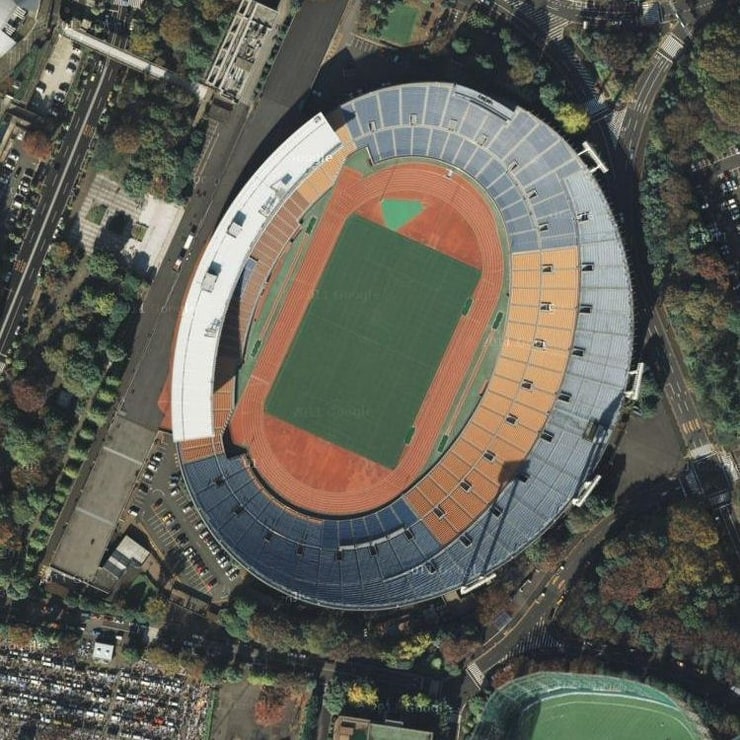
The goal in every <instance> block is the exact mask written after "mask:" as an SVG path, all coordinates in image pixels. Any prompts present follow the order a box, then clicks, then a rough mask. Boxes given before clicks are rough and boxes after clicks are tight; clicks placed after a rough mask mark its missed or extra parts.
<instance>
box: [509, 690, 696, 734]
mask: <svg viewBox="0 0 740 740" xmlns="http://www.w3.org/2000/svg"><path fill="white" fill-rule="evenodd" d="M518 724H519V727H518V730H519V731H518V732H517V735H516V738H517V740H587V739H588V740H590V739H591V738H599V740H655V738H670V740H698V737H699V736H698V734H697V733H696V731H695V730H694V729H693V728H692V727H691V725H690V724H689V723H688V722H687V720H686V717H684V716H683V715H682V713H681V712H680V711H679V710H678V709H675V708H673V707H670V706H667V705H665V704H661V703H659V702H655V701H650V700H648V699H643V698H640V697H632V696H625V695H623V694H614V695H609V694H564V695H559V696H557V695H556V696H548V697H545V698H543V700H542V701H541V702H537V703H535V704H533V705H530V706H529V707H528V708H527V709H526V710H525V711H524V712H523V713H522V716H521V717H520V719H519V723H518Z"/></svg>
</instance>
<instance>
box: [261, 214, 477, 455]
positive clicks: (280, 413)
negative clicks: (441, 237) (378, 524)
mask: <svg viewBox="0 0 740 740" xmlns="http://www.w3.org/2000/svg"><path fill="white" fill-rule="evenodd" d="M479 277H480V272H479V271H478V270H477V269H475V268H473V267H470V266H468V265H466V264H464V263H462V262H458V261H457V260H454V259H452V258H450V257H448V256H446V255H444V254H441V253H440V252H436V251H434V250H432V249H429V248H428V247H425V246H423V245H422V244H419V243H417V242H414V241H412V240H410V239H407V238H405V237H403V236H400V235H399V234H397V233H395V232H393V231H390V230H389V229H386V228H384V227H382V226H378V225H376V224H374V223H372V222H370V221H367V220H365V219H363V218H360V217H358V216H352V217H351V218H349V219H348V220H347V223H346V224H345V226H344V228H343V230H342V232H341V234H340V236H339V238H338V240H337V244H336V246H335V247H334V252H333V254H332V256H331V258H330V260H329V263H328V265H327V267H326V270H325V271H324V274H323V275H322V276H321V280H320V281H319V285H318V287H317V290H316V293H315V295H314V296H313V298H312V300H311V303H310V304H309V307H308V309H307V311H306V314H305V316H304V317H303V321H302V322H301V325H300V327H299V329H298V332H297V334H296V337H295V339H294V340H293V344H292V345H291V347H290V350H289V352H288V354H287V356H286V358H285V361H284V362H283V365H282V367H281V368H280V371H279V373H278V376H277V378H276V380H275V383H274V384H273V386H272V388H271V390H270V393H269V395H268V398H267V403H266V411H267V412H268V413H270V414H272V415H273V416H276V417H278V418H280V419H282V420H283V421H287V422H289V423H291V424H294V425H295V426H297V427H300V428H302V429H304V430H306V431H308V432H311V433H313V434H316V435H318V436H320V437H322V438H324V439H326V440H328V441H330V442H333V443H335V444H337V445H340V446H341V447H344V448H345V449H347V450H351V451H352V452H356V453H358V454H360V455H363V456H364V457H367V458H369V459H371V460H374V461H375V462H378V463H380V464H381V465H384V466H386V467H389V468H392V467H394V466H395V465H396V464H397V463H398V459H399V458H400V456H401V452H402V451H403V447H404V444H405V438H406V436H407V434H408V432H409V430H410V428H411V426H412V425H413V423H414V419H415V417H416V415H417V413H418V410H419V407H420V406H421V403H422V401H423V399H424V396H425V395H426V393H427V390H428V389H429V386H430V384H431V382H432V379H433V378H434V374H435V373H436V371H437V367H438V366H439V363H440V361H441V359H442V356H443V354H444V352H445V349H446V348H447V345H448V344H449V341H450V339H451V337H452V334H453V333H454V331H455V327H456V326H457V322H458V321H459V320H460V317H461V313H462V309H463V307H464V306H465V302H466V300H467V299H468V298H469V297H470V296H471V295H472V293H473V291H474V289H475V286H476V284H477V282H478V279H479Z"/></svg>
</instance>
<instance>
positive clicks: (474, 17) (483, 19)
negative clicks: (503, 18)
mask: <svg viewBox="0 0 740 740" xmlns="http://www.w3.org/2000/svg"><path fill="white" fill-rule="evenodd" d="M466 21H467V24H468V25H469V26H470V27H471V28H492V27H493V18H491V17H490V16H487V15H486V14H485V13H481V12H480V10H471V11H470V13H468V17H467V19H466Z"/></svg>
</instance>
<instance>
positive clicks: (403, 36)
mask: <svg viewBox="0 0 740 740" xmlns="http://www.w3.org/2000/svg"><path fill="white" fill-rule="evenodd" d="M418 20H419V11H418V10H417V9H416V8H412V7H410V6H408V5H403V4H402V3H397V4H396V5H395V6H394V7H393V10H391V12H390V13H389V14H388V25H387V26H386V27H385V28H384V29H383V32H382V34H381V38H383V39H384V40H385V41H388V42H389V43H391V44H398V45H399V46H405V45H406V44H409V43H410V42H411V37H412V36H413V34H414V29H415V28H416V24H417V22H418Z"/></svg>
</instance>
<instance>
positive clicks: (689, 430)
mask: <svg viewBox="0 0 740 740" xmlns="http://www.w3.org/2000/svg"><path fill="white" fill-rule="evenodd" d="M653 335H657V336H659V337H660V338H661V339H662V340H663V351H664V352H665V355H666V357H667V359H668V363H669V365H670V374H669V375H668V378H667V379H666V381H665V384H664V385H663V393H664V396H665V399H666V400H667V401H668V405H669V408H670V410H671V414H672V415H673V418H674V420H675V422H676V426H677V427H678V430H679V433H680V434H681V438H682V440H683V442H684V445H685V447H686V449H687V450H689V451H690V450H694V449H698V448H701V447H704V446H705V445H710V444H711V439H710V437H709V435H708V434H707V431H706V428H705V427H704V424H703V422H702V420H701V414H700V411H699V407H698V405H697V403H696V399H695V398H694V394H693V393H692V392H691V390H690V388H689V383H688V378H687V375H686V369H685V367H684V364H683V359H682V356H681V351H680V349H679V348H678V345H677V344H676V340H675V338H674V335H673V330H672V329H671V327H670V323H669V321H668V318H667V317H666V315H665V311H664V309H663V307H662V306H656V308H655V310H654V311H653V317H652V320H651V322H650V324H649V326H648V337H650V336H653ZM648 341H649V340H648Z"/></svg>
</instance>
